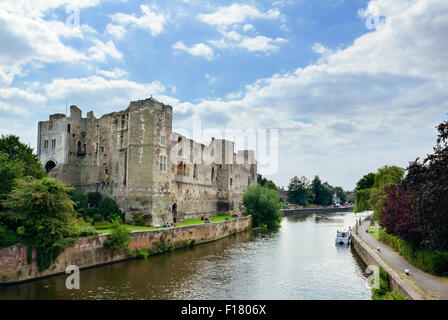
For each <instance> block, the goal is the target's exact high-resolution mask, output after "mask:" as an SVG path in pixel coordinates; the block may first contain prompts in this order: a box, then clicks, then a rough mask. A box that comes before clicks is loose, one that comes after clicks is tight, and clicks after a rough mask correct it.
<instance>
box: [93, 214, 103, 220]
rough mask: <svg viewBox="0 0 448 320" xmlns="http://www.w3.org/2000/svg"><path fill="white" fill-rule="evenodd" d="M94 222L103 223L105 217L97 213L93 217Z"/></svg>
mask: <svg viewBox="0 0 448 320" xmlns="http://www.w3.org/2000/svg"><path fill="white" fill-rule="evenodd" d="M92 219H93V222H101V221H103V216H102V215H101V214H100V213H95V214H94V215H93V216H92Z"/></svg>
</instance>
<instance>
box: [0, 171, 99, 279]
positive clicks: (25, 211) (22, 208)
mask: <svg viewBox="0 0 448 320" xmlns="http://www.w3.org/2000/svg"><path fill="white" fill-rule="evenodd" d="M70 191H71V188H70V187H68V186H66V185H64V184H62V183H60V182H57V181H55V180H52V179H48V178H43V179H40V180H38V179H34V178H32V177H25V178H22V179H18V180H16V184H15V186H14V187H13V190H12V192H11V193H10V194H9V195H8V197H7V199H6V200H3V202H2V204H3V206H4V207H5V208H6V209H7V210H6V211H5V212H2V213H0V216H1V217H2V220H3V221H7V224H8V228H9V229H12V230H16V232H17V234H18V235H19V236H20V239H21V241H22V242H24V243H26V244H28V245H32V246H35V247H36V249H37V262H38V266H39V271H44V270H45V269H47V268H48V267H49V266H50V264H51V263H52V262H53V261H54V260H55V259H56V258H57V256H58V255H59V253H60V252H61V251H62V250H64V249H65V248H66V247H67V246H68V245H70V244H72V243H73V242H74V238H75V237H78V236H85V235H91V234H96V232H95V231H94V229H92V228H89V227H88V226H87V225H86V224H85V223H84V222H83V221H81V220H78V219H76V218H75V210H74V208H73V201H72V200H71V199H70V196H69V195H68V192H70Z"/></svg>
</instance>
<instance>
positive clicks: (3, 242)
mask: <svg viewBox="0 0 448 320" xmlns="http://www.w3.org/2000/svg"><path fill="white" fill-rule="evenodd" d="M18 242H20V236H19V235H18V234H17V232H15V231H14V230H11V229H8V228H7V227H6V226H2V227H1V230H0V247H10V246H12V245H13V244H16V243H18Z"/></svg>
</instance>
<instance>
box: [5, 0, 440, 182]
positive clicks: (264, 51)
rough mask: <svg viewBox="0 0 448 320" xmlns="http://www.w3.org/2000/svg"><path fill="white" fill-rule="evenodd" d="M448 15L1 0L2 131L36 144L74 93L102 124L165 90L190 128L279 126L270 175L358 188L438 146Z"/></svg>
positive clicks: (403, 6)
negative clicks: (41, 127) (197, 124)
mask: <svg viewBox="0 0 448 320" xmlns="http://www.w3.org/2000/svg"><path fill="white" fill-rule="evenodd" d="M77 10H78V11H77ZM76 12H79V25H78V24H73V22H74V21H76V19H73V20H70V21H69V23H67V18H69V17H73V16H72V15H73V14H74V13H76ZM368 19H374V20H372V21H375V24H374V26H373V27H372V28H368V25H366V20H368ZM369 21H370V20H369ZM444 21H448V4H447V3H446V1H443V0H427V1H423V0H396V1H393V2H391V1H385V0H371V1H367V0H365V1H364V0H351V1H350V0H321V1H314V0H296V1H288V0H284V1H281V0H280V1H274V2H273V1H202V0H165V1H137V0H127V1H126V0H122V1H112V0H80V1H76V2H73V1H68V0H40V1H37V2H34V1H33V2H30V1H25V0H17V1H14V2H13V1H6V0H0V46H1V48H2V50H0V112H1V116H0V133H1V134H9V133H11V134H16V135H19V136H20V137H21V138H22V140H23V141H24V142H26V143H31V145H32V146H33V147H34V146H35V145H36V133H37V121H40V120H45V119H47V117H48V114H50V113H56V112H60V113H63V112H65V104H66V99H68V102H69V104H76V105H78V106H79V107H80V108H82V109H83V110H84V112H87V111H90V110H93V111H95V114H96V115H97V116H101V115H102V114H105V113H108V112H112V111H116V110H120V109H123V108H125V107H126V106H127V105H128V104H129V101H130V100H136V99H145V98H147V97H149V96H150V95H151V94H152V95H153V96H154V97H156V98H157V99H159V100H161V101H162V102H165V103H167V104H171V105H172V106H173V107H174V113H175V115H174V128H178V129H181V130H185V131H186V132H187V133H188V132H189V131H191V123H192V121H194V120H196V121H201V124H202V127H203V128H204V129H215V130H218V131H219V130H224V129H226V128H245V129H254V130H258V129H268V128H275V129H278V130H279V146H278V147H279V151H278V169H277V170H274V172H270V171H269V170H267V171H266V170H265V171H264V170H263V168H261V173H268V176H269V178H271V179H273V180H274V181H275V182H276V183H278V184H280V185H287V183H288V181H289V179H290V178H291V177H292V176H294V175H299V176H301V175H306V176H307V177H309V178H312V177H313V176H314V175H315V174H319V175H320V176H321V177H322V178H323V179H325V180H328V181H329V183H330V184H333V185H341V186H343V187H344V188H346V189H352V188H353V187H354V185H355V184H356V181H357V180H358V179H359V178H360V177H361V176H362V175H363V174H365V173H367V172H369V171H372V170H376V169H377V168H379V167H381V166H383V165H385V164H396V165H400V166H406V165H407V163H408V161H411V160H414V159H415V158H416V157H419V156H420V157H422V156H425V154H427V153H428V152H431V149H432V146H433V145H434V141H435V134H436V131H435V129H434V127H435V125H436V124H437V123H438V122H440V121H442V120H443V119H445V118H446V110H448V109H447V101H448V99H446V98H447V93H446V91H447V90H445V88H446V85H447V70H448V69H447V60H446V52H447V49H448V45H447V41H446V34H448V26H447V23H446V22H444ZM217 135H219V133H217Z"/></svg>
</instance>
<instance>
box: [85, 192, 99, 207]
mask: <svg viewBox="0 0 448 320" xmlns="http://www.w3.org/2000/svg"><path fill="white" fill-rule="evenodd" d="M87 199H88V200H89V203H90V207H91V208H92V207H99V206H100V202H101V200H102V199H103V196H102V195H101V193H99V192H89V193H87Z"/></svg>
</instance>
